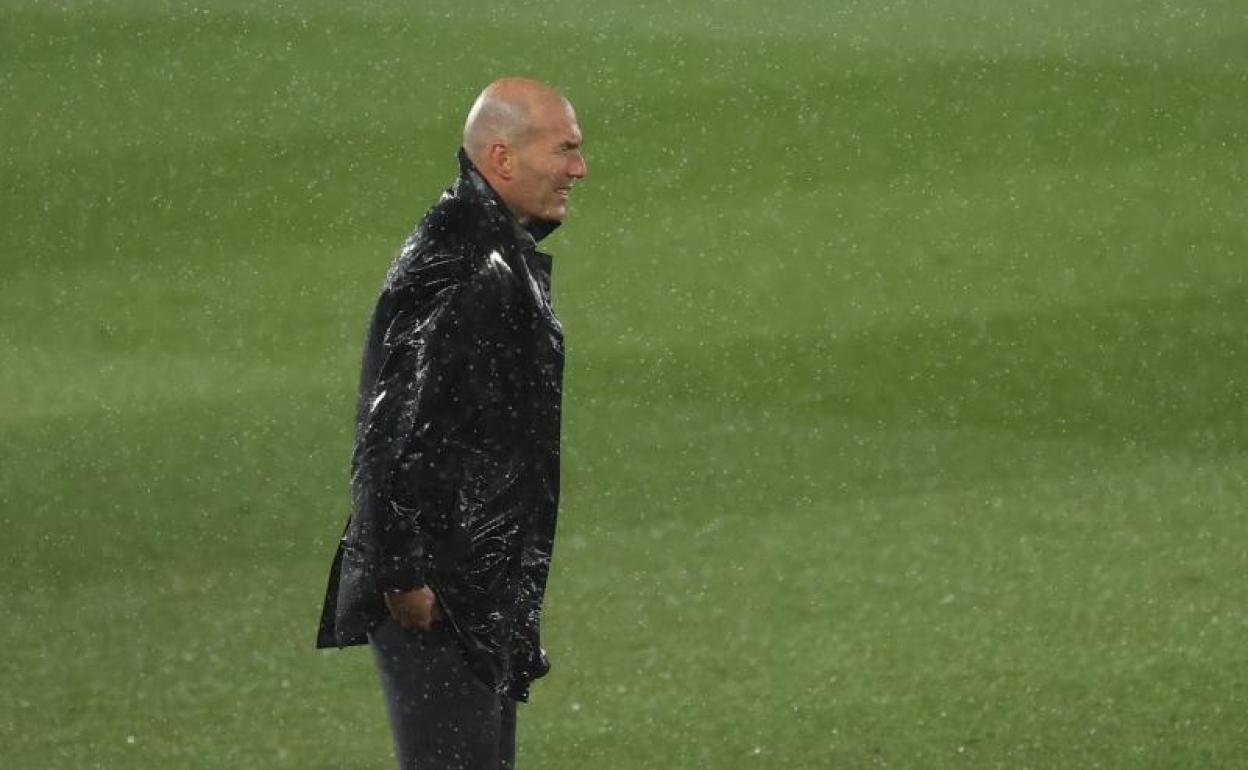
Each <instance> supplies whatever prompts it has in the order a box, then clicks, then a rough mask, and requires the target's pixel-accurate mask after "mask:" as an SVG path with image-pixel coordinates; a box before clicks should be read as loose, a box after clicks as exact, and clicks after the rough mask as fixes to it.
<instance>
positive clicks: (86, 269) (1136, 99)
mask: <svg viewBox="0 0 1248 770" xmlns="http://www.w3.org/2000/svg"><path fill="white" fill-rule="evenodd" d="M0 64H2V66H0V134H2V135H3V139H4V141H3V142H2V143H0V179H3V183H2V184H0V218H2V220H3V223H4V226H3V227H2V228H0V282H2V285H3V302H2V303H0V524H2V527H3V530H2V531H3V534H4V536H3V546H2V548H3V558H2V559H0V576H2V577H3V586H4V588H3V591H4V612H3V616H2V620H0V646H3V649H4V650H5V655H4V656H3V658H2V659H0V672H3V683H4V687H3V690H4V695H3V697H0V747H3V748H0V753H2V754H3V760H2V764H3V765H4V766H5V767H13V768H139V769H141V768H230V769H231V770H238V769H240V768H285V767H289V768H386V767H390V766H391V762H392V760H391V759H390V756H389V734H388V728H387V726H386V723H385V719H384V712H383V709H382V702H381V697H380V694H379V692H378V688H377V684H376V680H375V674H374V672H373V669H372V664H371V660H370V658H369V656H368V653H367V651H366V650H362V649H359V648H357V649H354V650H348V651H341V652H340V651H324V652H317V651H315V650H314V649H313V639H314V633H315V627H316V622H317V619H318V613H319V610H320V602H321V597H322V592H323V590H324V584H325V578H326V574H327V570H328V567H329V562H330V557H331V555H332V553H333V548H334V544H335V541H336V539H337V537H338V535H339V533H340V531H341V526H342V524H343V522H344V521H345V518H346V516H347V513H348V497H347V490H346V483H347V463H348V459H349V454H350V444H351V427H352V416H353V411H352V410H353V406H354V404H353V401H354V397H355V382H356V377H357V376H358V363H359V356H360V351H361V344H362V340H363V333H364V324H365V322H366V320H367V317H368V313H369V312H370V310H371V306H372V302H373V299H374V297H375V295H376V291H377V288H378V286H379V284H380V281H381V279H382V277H383V275H384V273H385V270H386V267H387V266H388V264H389V261H390V259H391V257H392V256H393V255H394V253H395V251H396V250H397V247H398V245H399V244H400V242H401V241H402V240H403V238H404V237H405V236H406V234H407V233H408V232H409V230H410V229H411V228H412V226H413V225H414V224H415V222H416V221H417V220H418V219H419V217H420V216H421V214H422V213H423V212H424V211H425V209H426V208H427V207H428V206H429V205H430V204H431V203H432V202H433V201H434V200H436V198H437V196H438V194H439V193H440V191H441V190H442V189H443V188H444V187H445V186H447V185H448V184H449V183H450V182H451V180H452V179H453V177H454V174H455V159H454V155H455V150H456V147H457V143H458V135H459V131H460V128H461V127H462V121H463V117H464V115H465V113H466V111H467V109H468V107H469V105H470V104H471V102H472V100H473V98H474V97H475V96H476V94H477V92H478V91H479V90H480V89H481V88H482V87H483V86H484V85H485V84H486V83H487V82H488V81H490V80H491V79H493V78H495V77H497V76H500V75H504V74H528V75H532V76H536V77H540V78H543V79H547V80H549V81H551V82H553V83H555V84H557V85H558V86H560V87H561V88H562V89H563V90H564V91H565V92H566V93H567V95H568V96H569V97H570V98H571V100H572V101H573V103H574V104H575V106H576V108H577V110H578V113H579V116H580V123H581V127H582V129H583V131H584V134H585V137H586V144H585V151H586V154H587V158H588V162H589V169H590V175H589V177H588V179H587V180H586V181H585V182H584V183H583V184H582V185H580V186H578V188H577V190H576V191H575V194H574V200H573V206H572V210H571V215H570V217H569V219H568V221H567V223H566V225H565V226H564V227H563V228H562V229H561V230H560V231H559V232H558V233H556V234H555V235H553V236H552V237H551V238H550V239H549V240H547V241H546V242H545V246H546V247H547V248H548V250H549V251H552V252H553V253H554V254H555V258H556V270H555V279H554V283H555V294H556V305H557V309H558V312H559V314H560V316H561V318H562V320H563V323H564V327H565V330H566V333H567V348H568V369H567V380H566V402H565V412H564V415H565V439H564V440H565V453H564V473H565V484H564V500H563V505H562V508H561V514H560V516H561V518H560V531H559V539H558V542H557V546H556V563H555V569H554V573H553V576H552V579H551V591H550V594H549V596H548V603H547V613H546V618H547V620H546V627H545V641H546V644H547V647H548V649H549V653H550V655H551V658H552V661H553V663H554V669H553V671H552V673H551V675H550V676H549V677H548V678H547V679H546V680H544V681H543V682H541V683H539V685H538V686H537V687H536V688H535V692H534V697H533V701H532V702H531V703H530V704H529V705H527V706H525V707H523V709H522V711H521V717H520V756H519V764H520V766H521V767H529V768H536V767H541V768H553V769H559V768H584V767H591V766H597V767H610V768H613V770H630V769H634V768H636V769H640V768H652V769H654V770H671V769H672V768H739V767H748V768H824V767H837V768H869V767H886V766H887V767H902V768H944V767H972V768H1011V769H1012V770H1013V769H1018V768H1063V769H1065V768H1072V767H1103V768H1115V767H1131V768H1174V767H1201V768H1213V767H1238V766H1243V765H1242V763H1243V762H1244V761H1245V760H1244V757H1245V756H1248V727H1246V725H1245V722H1244V714H1245V712H1246V711H1248V647H1246V646H1245V644H1244V639H1245V635H1246V633H1248V614H1246V610H1245V608H1246V607H1248V582H1246V581H1245V572H1246V570H1245V568H1246V567H1248V518H1246V516H1245V513H1246V511H1245V506H1246V503H1248V455H1246V450H1248V444H1246V440H1245V433H1246V429H1248V408H1246V406H1245V397H1246V396H1248V338H1246V337H1245V334H1244V330H1245V328H1246V327H1248V286H1246V283H1245V272H1246V267H1248V262H1246V259H1248V216H1246V208H1245V205H1244V201H1245V177H1246V175H1248V129H1246V128H1245V126H1246V125H1248V12H1246V11H1245V7H1244V5H1243V4H1242V3H1241V2H1237V1H1233V0H1225V1H1224V2H1216V1H1214V0H1202V1H1201V2H1197V3H1194V4H1193V3H1186V4H1178V5H1176V4H1173V3H1168V2H1160V1H1159V0H1158V1H1152V0H1105V1H1104V2H1099V3H1093V4H1088V3H1084V2H1074V1H1073V0H1070V1H1067V0H1051V1H1050V2H1041V3H1022V2H996V3H988V2H979V1H978V0H949V2H920V1H919V0H899V1H898V2H890V3H873V2H860V1H848V2H845V1H842V0H832V1H827V0H820V1H819V2H815V1H814V0H807V1H803V2H788V3H780V4H775V5H772V6H770V7H763V6H760V5H758V4H754V3H743V2H726V1H723V0H721V1H719V2H697V3H695V2H692V1H691V0H665V1H662V2H660V1H658V0H656V1H654V2H650V1H648V0H643V1H642V2H630V3H624V2H614V1H613V2H606V1H603V2H595V3H592V4H589V3H580V2H570V0H546V1H545V2H540V3H538V2H517V3H508V4H506V6H505V7H503V6H502V5H501V4H499V3H495V2H484V1H481V0H461V2H457V3H453V4H444V3H443V4H433V3H399V2H380V1H379V0H365V1H362V2H353V3H349V4H341V3H334V2H326V1H324V0H320V1H316V2H300V3H283V2H273V3H264V4H259V3H248V2H229V1H226V0H221V1H220V2H203V3H199V4H188V3H182V2H172V1H167V0H163V1H162V0H116V1H115V2H107V3H106V2H86V1H84V2H24V3H22V2H4V3H0Z"/></svg>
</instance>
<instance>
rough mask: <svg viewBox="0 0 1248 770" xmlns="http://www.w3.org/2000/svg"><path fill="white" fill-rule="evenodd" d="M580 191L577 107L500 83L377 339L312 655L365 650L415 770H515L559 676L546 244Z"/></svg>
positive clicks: (558, 331) (481, 100) (478, 117)
mask: <svg viewBox="0 0 1248 770" xmlns="http://www.w3.org/2000/svg"><path fill="white" fill-rule="evenodd" d="M585 173H586V168H585V159H584V157H583V156H582V155H581V130H580V127H579V126H578V125H577V121H576V113H575V112H574V111H573V110H572V105H571V104H569V103H568V101H567V99H565V98H564V97H563V96H562V95H560V94H559V92H558V91H556V90H555V89H554V88H552V87H551V86H549V85H547V84H545V83H542V82H539V81H536V80H530V79H526V78H506V79H503V80H498V81H496V82H494V83H491V84H490V85H489V86H488V87H487V88H486V89H485V90H484V91H483V92H482V93H481V95H480V96H479V97H478V98H477V100H476V102H475V103H474V104H473V106H472V109H471V110H470V111H469V113H468V119H467V121H466V122H465V125H464V135H463V146H462V147H461V148H460V151H459V177H458V179H456V180H455V183H454V184H453V185H451V187H450V188H449V189H448V190H447V191H446V192H445V193H443V194H442V198H441V200H439V201H438V202H437V203H436V204H435V205H434V206H433V208H431V209H430V210H429V212H428V213H426V214H425V216H424V218H423V219H422V220H421V222H420V224H419V226H417V228H416V230H415V232H413V233H412V235H411V236H410V237H409V238H408V239H407V241H406V242H405V243H404V245H403V248H402V249H401V250H400V252H399V255H398V257H396V259H395V261H394V263H393V264H392V265H391V266H390V270H389V273H388V274H387V276H386V279H385V282H384V283H383V284H382V287H381V293H380V296H379V297H378V300H377V305H376V308H375V309H374V311H373V316H372V320H371V321H370V324H369V329H368V335H367V339H366V341H365V348H364V362H363V367H362V373H361V377H360V388H359V400H358V406H357V411H356V432H355V451H354V453H353V455H352V460H351V493H352V514H351V517H350V520H349V521H348V522H347V526H346V531H345V532H344V533H343V536H342V539H341V542H340V543H339V546H338V550H337V553H336V554H335V556H334V562H333V567H332V568H331V570H330V578H329V588H328V590H327V591H326V596H325V605H324V610H323V612H322V617H321V625H320V629H319V633H318V635H317V645H318V646H319V647H331V646H338V647H344V646H348V645H356V644H366V643H367V644H370V645H371V647H372V650H373V657H374V660H375V662H376V665H377V670H378V673H379V676H380V679H381V685H382V690H383V693H384V695H385V701H386V708H387V712H388V714H389V718H390V724H391V728H392V730H393V733H394V745H395V754H396V755H397V758H398V761H399V766H400V768H404V769H405V770H411V769H412V768H419V770H487V769H488V770H498V769H499V768H510V767H512V766H513V765H514V756H515V715H516V702H517V701H524V700H526V699H527V698H528V692H529V685H530V684H531V683H532V681H533V680H534V679H537V678H538V677H541V676H543V675H544V674H545V673H546V672H547V671H548V670H549V668H550V664H549V663H548V662H547V659H546V654H545V651H544V650H543V649H542V646H541V640H540V634H539V624H540V620H541V612H542V597H543V595H544V593H545V589H546V578H547V575H548V573H549V569H550V557H551V552H552V547H553V542H554V535H555V515H556V510H557V507H558V499H559V417H560V402H561V398H562V396H561V394H562V378H563V330H562V327H561V326H560V324H559V320H558V319H557V318H556V317H555V314H554V311H553V309H552V307H551V298H550V271H551V257H550V255H548V254H545V253H543V252H541V251H539V250H538V243H539V242H540V241H541V240H542V239H543V238H544V237H545V236H546V235H548V234H549V233H550V232H551V231H552V230H554V229H555V228H556V227H558V226H559V223H560V222H561V221H562V220H563V218H564V215H565V214H566V212H567V206H568V196H569V194H570V192H571V191H572V188H573V186H574V185H575V184H576V182H577V181H579V180H580V179H582V178H584V176H585Z"/></svg>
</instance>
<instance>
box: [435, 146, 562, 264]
mask: <svg viewBox="0 0 1248 770" xmlns="http://www.w3.org/2000/svg"><path fill="white" fill-rule="evenodd" d="M457 155H458V158H459V179H458V180H456V182H455V194H456V196H462V197H472V198H475V199H477V200H479V201H480V202H481V204H482V206H484V208H485V210H486V212H488V214H489V218H490V220H491V221H492V222H494V223H495V224H497V225H498V226H500V227H503V228H505V229H508V230H512V231H514V232H515V234H516V237H517V238H519V239H520V240H521V241H522V242H523V241H530V242H531V243H532V244H533V245H534V246H536V244H537V242H538V241H540V240H542V239H543V238H545V237H546V236H548V235H550V234H551V233H552V232H554V231H555V229H556V228H558V227H559V223H558V222H555V221H551V220H545V219H535V220H533V221H532V222H530V223H528V224H527V225H521V224H520V222H519V221H518V220H517V219H516V215H515V214H513V213H512V211H511V209H510V208H508V207H507V204H506V203H504V202H503V199H502V198H501V197H500V196H499V194H498V192H497V191H495V190H494V188H493V187H491V186H490V183H489V182H487V181H485V177H484V176H482V175H481V172H480V171H479V170H478V169H477V167H476V166H475V165H473V162H472V161H471V160H470V159H469V158H468V153H467V152H466V151H465V150H464V148H463V147H460V148H459V152H458V153H457Z"/></svg>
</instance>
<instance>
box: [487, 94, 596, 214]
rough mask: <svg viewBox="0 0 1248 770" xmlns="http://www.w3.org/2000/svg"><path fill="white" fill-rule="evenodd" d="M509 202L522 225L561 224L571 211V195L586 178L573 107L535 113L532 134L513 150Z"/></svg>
mask: <svg viewBox="0 0 1248 770" xmlns="http://www.w3.org/2000/svg"><path fill="white" fill-rule="evenodd" d="M513 152H514V157H515V165H514V167H513V169H514V170H513V177H512V184H511V185H510V188H511V189H510V191H509V192H510V196H509V197H510V200H508V201H507V203H508V205H509V206H511V208H512V210H514V211H515V212H516V216H517V218H519V219H520V221H521V222H528V221H529V220H532V219H545V220H549V221H553V222H560V221H562V220H563V218H564V216H565V215H566V214H567V211H568V193H569V192H571V190H572V185H573V183H575V182H576V180H578V179H581V178H582V177H584V176H585V174H586V172H587V170H588V169H586V167H585V157H584V156H583V155H581V129H580V127H579V126H578V125H577V124H576V113H575V112H573V111H572V107H571V105H569V104H567V103H566V102H564V101H562V100H559V101H557V102H553V103H551V104H547V105H544V106H542V107H541V108H540V109H538V110H535V111H534V114H533V131H532V133H531V134H530V135H529V136H527V137H525V140H524V141H523V142H522V143H520V144H519V145H518V146H517V147H515V148H513Z"/></svg>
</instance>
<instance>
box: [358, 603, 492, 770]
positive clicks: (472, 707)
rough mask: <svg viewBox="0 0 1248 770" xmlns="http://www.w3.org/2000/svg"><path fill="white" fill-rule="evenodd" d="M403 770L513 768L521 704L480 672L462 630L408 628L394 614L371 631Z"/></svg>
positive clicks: (391, 726) (382, 687) (396, 749)
mask: <svg viewBox="0 0 1248 770" xmlns="http://www.w3.org/2000/svg"><path fill="white" fill-rule="evenodd" d="M369 642H370V644H371V646H372V649H373V660H374V661H375V662H376V663H377V673H378V675H379V676H380V678H381V691H382V693H383V694H384V695H385V699H386V712H387V713H388V714H389V715H390V729H391V731H392V732H393V733H394V753H395V756H396V757H397V758H398V760H399V770H511V769H512V768H514V767H515V762H516V759H515V758H516V703H515V701H513V700H511V699H510V698H508V697H506V696H504V695H499V694H497V693H495V692H493V691H492V690H490V689H489V688H488V687H486V686H485V684H483V683H482V682H481V681H480V680H479V679H477V678H476V677H475V676H473V674H472V672H471V671H469V670H468V665H467V663H465V662H464V657H463V654H462V653H461V652H460V648H459V642H458V641H457V640H456V639H455V634H454V632H452V631H450V630H449V629H446V628H435V629H433V630H432V631H407V630H404V629H403V628H402V627H401V626H400V625H399V624H398V623H396V622H395V621H394V619H393V618H386V619H385V621H383V622H382V623H381V625H379V626H377V628H376V629H374V630H373V632H372V633H371V634H369Z"/></svg>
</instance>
